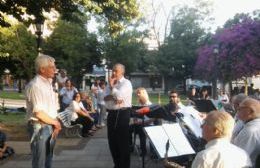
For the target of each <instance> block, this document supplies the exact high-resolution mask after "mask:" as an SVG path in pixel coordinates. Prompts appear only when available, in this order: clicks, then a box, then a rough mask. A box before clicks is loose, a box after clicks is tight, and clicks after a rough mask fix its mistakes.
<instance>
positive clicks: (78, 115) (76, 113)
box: [66, 93, 94, 137]
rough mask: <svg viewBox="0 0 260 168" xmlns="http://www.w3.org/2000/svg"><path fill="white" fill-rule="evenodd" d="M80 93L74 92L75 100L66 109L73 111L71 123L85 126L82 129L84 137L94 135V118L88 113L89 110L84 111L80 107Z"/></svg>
mask: <svg viewBox="0 0 260 168" xmlns="http://www.w3.org/2000/svg"><path fill="white" fill-rule="evenodd" d="M80 100H81V97H80V94H79V93H74V95H73V101H72V102H71V103H70V105H69V107H67V108H66V110H69V111H71V112H72V116H71V125H75V124H81V125H82V126H83V129H82V134H81V135H82V137H88V136H91V135H93V131H92V130H91V128H92V126H93V121H94V119H93V118H92V117H91V116H90V115H89V114H88V112H87V111H84V110H83V109H82V108H81V107H80Z"/></svg>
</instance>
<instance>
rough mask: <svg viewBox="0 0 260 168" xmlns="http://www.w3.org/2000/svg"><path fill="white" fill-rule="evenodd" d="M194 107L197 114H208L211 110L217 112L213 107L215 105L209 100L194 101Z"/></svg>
mask: <svg viewBox="0 0 260 168" xmlns="http://www.w3.org/2000/svg"><path fill="white" fill-rule="evenodd" d="M194 102H195V105H196V109H197V110H198V111H199V112H206V113H209V112H210V111H212V110H217V108H216V107H215V105H214V104H213V102H212V101H211V100H199V99H198V100H194Z"/></svg>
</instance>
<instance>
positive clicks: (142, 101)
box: [129, 87, 154, 156]
mask: <svg viewBox="0 0 260 168" xmlns="http://www.w3.org/2000/svg"><path fill="white" fill-rule="evenodd" d="M136 95H137V99H138V102H139V105H140V106H149V105H151V104H152V103H151V102H150V100H149V96H148V93H147V91H146V90H145V88H142V87H140V88H137V90H136ZM153 121H154V119H150V118H148V117H147V116H143V118H137V117H135V118H133V120H132V123H130V128H129V132H130V137H129V138H130V150H133V147H134V146H133V142H132V134H133V133H135V134H138V136H139V139H140V147H141V156H143V155H144V156H145V155H146V153H147V150H146V135H145V132H144V130H143V126H149V125H151V124H152V123H153Z"/></svg>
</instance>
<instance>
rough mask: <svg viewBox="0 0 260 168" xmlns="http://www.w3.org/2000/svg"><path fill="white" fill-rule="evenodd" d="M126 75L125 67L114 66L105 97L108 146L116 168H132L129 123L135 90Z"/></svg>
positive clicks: (120, 65)
mask: <svg viewBox="0 0 260 168" xmlns="http://www.w3.org/2000/svg"><path fill="white" fill-rule="evenodd" d="M124 73H125V67H124V65H122V64H115V65H114V67H113V70H112V76H111V78H109V86H108V87H107V88H106V91H105V97H104V100H105V106H106V109H107V111H108V116H107V135H108V144H109V148H110V152H111V154H112V158H113V161H114V165H115V168H130V149H129V121H130V108H131V107H132V92H133V89H132V84H131V82H130V81H129V80H128V79H126V78H125V77H124Z"/></svg>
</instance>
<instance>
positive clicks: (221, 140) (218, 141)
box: [206, 138, 230, 148]
mask: <svg viewBox="0 0 260 168" xmlns="http://www.w3.org/2000/svg"><path fill="white" fill-rule="evenodd" d="M226 143H230V140H229V139H228V138H216V139H213V140H211V141H209V142H208V143H207V144H206V148H209V147H211V146H214V145H222V144H226Z"/></svg>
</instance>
